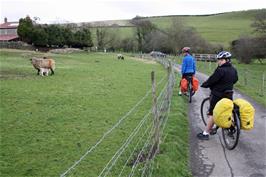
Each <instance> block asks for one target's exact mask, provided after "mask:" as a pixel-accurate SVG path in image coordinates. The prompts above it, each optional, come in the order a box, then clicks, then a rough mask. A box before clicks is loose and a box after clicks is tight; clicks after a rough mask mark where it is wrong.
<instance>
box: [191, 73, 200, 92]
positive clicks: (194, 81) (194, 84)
mask: <svg viewBox="0 0 266 177" xmlns="http://www.w3.org/2000/svg"><path fill="white" fill-rule="evenodd" d="M192 87H193V91H194V92H196V91H197V90H198V88H199V80H198V79H197V78H196V77H195V76H193V78H192Z"/></svg>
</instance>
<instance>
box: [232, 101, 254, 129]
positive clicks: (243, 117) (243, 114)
mask: <svg viewBox="0 0 266 177" xmlns="http://www.w3.org/2000/svg"><path fill="white" fill-rule="evenodd" d="M234 103H235V104H236V105H237V106H238V107H239V113H240V122H241V129H244V130H251V129H252V128H253V127H254V115H255V109H254V107H253V106H252V105H251V104H250V103H249V102H248V101H246V100H244V99H241V98H238V99H236V100H234Z"/></svg>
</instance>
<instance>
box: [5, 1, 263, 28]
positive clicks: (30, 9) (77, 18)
mask: <svg viewBox="0 0 266 177" xmlns="http://www.w3.org/2000/svg"><path fill="white" fill-rule="evenodd" d="M262 8H266V1H265V0H0V17H1V19H0V21H1V23H2V22H3V21H4V18H5V17H7V19H8V21H18V20H19V19H20V18H25V17H26V16H27V15H29V16H30V17H32V18H33V17H39V19H40V20H39V23H64V22H75V23H78V22H91V21H101V20H118V19H131V18H134V17H135V16H136V15H139V16H163V15H202V14H214V13H222V12H231V11H239V10H249V9H262Z"/></svg>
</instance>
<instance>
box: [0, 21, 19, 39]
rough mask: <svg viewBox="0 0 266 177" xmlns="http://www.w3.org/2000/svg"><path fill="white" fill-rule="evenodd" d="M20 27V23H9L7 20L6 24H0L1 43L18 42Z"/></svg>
mask: <svg viewBox="0 0 266 177" xmlns="http://www.w3.org/2000/svg"><path fill="white" fill-rule="evenodd" d="M18 25H19V22H8V21H7V18H5V20H4V23H2V24H0V42H5V41H18V40H19V37H18V34H17V28H18Z"/></svg>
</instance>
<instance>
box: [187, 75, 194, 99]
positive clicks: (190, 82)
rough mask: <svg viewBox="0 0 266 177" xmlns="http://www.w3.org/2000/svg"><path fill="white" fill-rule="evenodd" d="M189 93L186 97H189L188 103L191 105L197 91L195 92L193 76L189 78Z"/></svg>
mask: <svg viewBox="0 0 266 177" xmlns="http://www.w3.org/2000/svg"><path fill="white" fill-rule="evenodd" d="M186 79H187V81H188V82H187V93H186V94H185V95H186V96H188V101H189V103H191V102H192V96H193V95H194V94H195V91H194V90H193V85H192V79H193V77H192V76H187V77H186Z"/></svg>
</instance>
